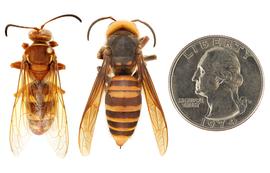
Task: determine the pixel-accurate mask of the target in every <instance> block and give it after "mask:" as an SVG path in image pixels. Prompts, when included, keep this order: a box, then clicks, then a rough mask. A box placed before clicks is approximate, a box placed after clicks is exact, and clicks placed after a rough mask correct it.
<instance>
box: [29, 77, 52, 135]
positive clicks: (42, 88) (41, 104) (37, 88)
mask: <svg viewBox="0 0 270 173" xmlns="http://www.w3.org/2000/svg"><path fill="white" fill-rule="evenodd" d="M50 87H51V86H50V85H48V84H47V83H45V82H42V81H34V82H33V83H31V84H29V86H28V88H27V90H28V92H29V93H28V99H27V101H26V108H27V110H28V112H29V114H28V115H27V118H28V122H29V127H30V129H31V131H32V132H33V133H34V134H36V135H41V134H43V133H45V132H46V131H47V130H48V129H49V128H50V127H51V124H52V122H53V120H54V117H55V100H54V97H52V94H51V92H52V89H51V88H50Z"/></svg>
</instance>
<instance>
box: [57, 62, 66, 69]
mask: <svg viewBox="0 0 270 173" xmlns="http://www.w3.org/2000/svg"><path fill="white" fill-rule="evenodd" d="M57 69H58V70H64V69H66V66H65V65H64V64H62V63H57Z"/></svg>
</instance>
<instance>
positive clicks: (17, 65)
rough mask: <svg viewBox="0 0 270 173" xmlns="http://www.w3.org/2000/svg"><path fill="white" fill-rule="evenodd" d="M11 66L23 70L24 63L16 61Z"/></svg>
mask: <svg viewBox="0 0 270 173" xmlns="http://www.w3.org/2000/svg"><path fill="white" fill-rule="evenodd" d="M10 66H11V67H12V68H16V69H21V68H22V62H21V61H16V62H14V63H12V64H10Z"/></svg>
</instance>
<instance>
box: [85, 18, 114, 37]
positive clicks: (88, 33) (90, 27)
mask: <svg viewBox="0 0 270 173" xmlns="http://www.w3.org/2000/svg"><path fill="white" fill-rule="evenodd" d="M105 19H111V20H113V21H116V20H115V19H114V18H113V17H111V16H108V17H102V18H99V19H97V20H95V21H94V22H93V23H92V24H91V25H90V26H89V29H88V31H87V40H88V41H89V35H90V31H91V29H92V27H93V26H94V25H95V24H96V23H97V22H99V21H101V20H105Z"/></svg>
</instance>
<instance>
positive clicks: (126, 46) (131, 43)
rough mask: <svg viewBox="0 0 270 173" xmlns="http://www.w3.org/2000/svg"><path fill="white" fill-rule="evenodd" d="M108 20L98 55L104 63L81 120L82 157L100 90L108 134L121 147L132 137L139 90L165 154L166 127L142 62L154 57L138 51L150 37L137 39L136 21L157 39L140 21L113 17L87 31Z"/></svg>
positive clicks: (161, 151) (90, 130)
mask: <svg viewBox="0 0 270 173" xmlns="http://www.w3.org/2000/svg"><path fill="white" fill-rule="evenodd" d="M104 19H111V20H113V21H114V22H112V23H111V24H110V25H109V27H108V29H107V33H106V37H107V42H106V45H105V46H104V47H102V48H101V49H100V51H99V53H98V58H99V59H102V60H103V63H102V66H101V67H100V68H99V72H98V75H97V77H96V80H95V83H94V86H93V88H92V91H91V94H90V96H89V99H88V102H87V104H86V108H85V110H84V113H83V117H82V120H81V125H80V131H79V147H80V151H81V153H82V154H83V155H86V154H88V153H89V152H90V146H91V141H92V137H93V132H94V126H95V122H96V118H97V114H98V110H99V106H100V101H101V97H102V93H103V90H105V91H106V96H105V105H106V116H107V122H108V126H109V129H110V132H111V134H112V136H113V138H114V140H115V141H116V143H117V145H119V146H120V147H121V146H122V145H123V144H124V143H125V142H126V141H127V140H128V138H129V137H130V136H131V135H132V134H133V132H134V130H135V127H136V125H137V122H138V119H139V115H140V110H141V88H142V87H143V89H144V94H145V98H146V101H147V106H148V111H149V114H150V117H151V121H152V127H153V130H154V133H155V137H156V141H157V144H158V147H159V151H160V154H162V155H163V154H164V153H165V152H166V149H167V144H168V132H167V125H166V121H165V117H164V113H163V110H162V108H161V104H160V102H159V99H158V96H157V93H156V91H155V88H154V85H153V82H152V80H151V77H150V75H149V73H148V70H147V68H146V64H145V61H146V60H151V59H154V58H156V57H155V55H152V56H143V54H142V51H141V49H142V48H143V47H144V46H145V44H146V43H147V41H148V40H149V38H148V37H147V36H146V37H142V38H139V31H138V29H137V27H136V25H135V22H140V23H142V24H144V25H146V26H147V27H148V28H149V29H150V30H151V32H152V34H153V37H154V46H155V43H156V37H155V33H154V31H153V29H152V28H151V27H150V25H149V24H147V23H145V22H143V21H141V20H132V21H120V20H119V21H117V20H115V19H114V18H112V17H103V18H100V19H97V20H96V21H94V22H93V23H92V24H91V25H90V27H89V30H88V34H87V37H88V40H89V34H90V30H91V28H92V27H93V26H94V24H96V23H97V22H99V21H101V20H104Z"/></svg>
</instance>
